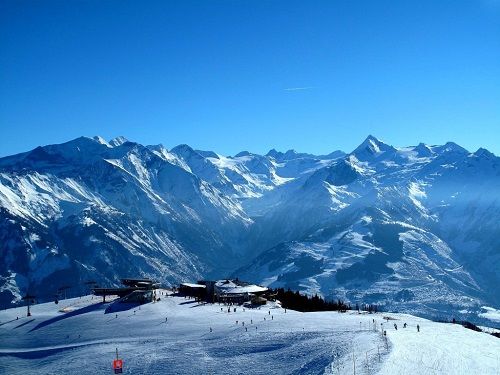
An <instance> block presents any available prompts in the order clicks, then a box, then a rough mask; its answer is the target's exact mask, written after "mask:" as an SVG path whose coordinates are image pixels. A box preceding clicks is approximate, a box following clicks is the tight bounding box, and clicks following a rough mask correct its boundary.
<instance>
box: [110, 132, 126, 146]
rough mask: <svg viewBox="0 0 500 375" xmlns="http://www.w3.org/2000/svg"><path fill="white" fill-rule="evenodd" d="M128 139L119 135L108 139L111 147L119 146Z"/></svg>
mask: <svg viewBox="0 0 500 375" xmlns="http://www.w3.org/2000/svg"><path fill="white" fill-rule="evenodd" d="M127 142H128V139H127V138H125V137H124V136H122V135H120V136H118V137H116V138H113V139H112V140H111V141H109V144H110V145H111V146H113V147H117V146H121V145H122V144H124V143H127Z"/></svg>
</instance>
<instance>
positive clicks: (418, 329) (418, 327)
mask: <svg viewBox="0 0 500 375" xmlns="http://www.w3.org/2000/svg"><path fill="white" fill-rule="evenodd" d="M417 332H420V326H419V325H418V324H417Z"/></svg>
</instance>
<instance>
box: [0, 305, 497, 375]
mask: <svg viewBox="0 0 500 375" xmlns="http://www.w3.org/2000/svg"><path fill="white" fill-rule="evenodd" d="M161 297H162V300H161V301H159V302H156V303H151V304H147V305H142V306H141V307H140V310H139V307H134V308H132V309H129V310H125V311H120V312H118V313H117V314H118V317H117V318H116V317H115V313H114V312H113V313H109V314H105V309H106V308H107V307H108V306H109V305H110V303H107V304H104V305H103V304H101V303H99V301H100V299H95V298H94V299H91V297H90V296H87V297H82V298H81V299H79V298H74V299H68V300H62V301H61V302H60V303H59V304H58V305H56V304H54V303H46V304H40V305H35V306H33V308H32V313H33V316H31V317H25V308H14V309H9V310H5V311H1V312H0V374H68V373H71V372H74V373H92V374H106V373H111V372H112V369H111V363H112V360H113V359H114V356H115V348H118V350H119V356H120V358H122V359H123V360H124V369H125V371H124V373H126V374H221V373H224V374H352V373H353V370H354V366H355V367H356V374H375V373H380V374H422V375H423V374H426V375H427V374H454V375H456V374H500V340H498V339H497V338H495V337H493V336H491V335H488V334H486V333H478V332H474V331H471V330H467V329H465V328H463V327H461V326H459V325H452V324H446V323H435V322H431V321H428V320H425V319H421V318H417V317H414V316H411V315H404V314H392V313H391V314H389V313H379V314H358V313H355V312H348V313H345V314H340V313H338V312H316V313H300V312H296V311H292V310H287V312H286V313H285V311H284V309H282V308H280V307H279V306H278V305H272V306H263V307H262V308H261V309H248V308H247V309H245V311H243V308H242V307H241V306H238V307H237V312H236V313H235V312H233V307H231V312H230V313H228V312H227V307H224V306H223V305H218V304H203V305H200V304H198V303H197V302H195V301H193V300H192V299H185V298H182V297H165V296H161ZM65 307H70V309H69V310H70V311H72V314H73V315H68V314H65V313H62V312H60V311H59V310H61V309H63V308H65ZM221 307H222V310H223V311H221ZM134 310H135V313H134ZM270 314H271V315H272V317H273V318H272V319H271V315H270ZM17 316H19V317H20V318H19V320H16V317H17ZM385 316H389V317H390V318H391V320H389V321H388V322H385V321H384V320H383V318H384V317H385ZM165 318H168V321H167V322H165ZM264 318H265V320H264ZM392 319H393V320H392ZM236 320H238V324H236ZM373 320H375V324H374V323H373ZM251 321H252V323H251ZM242 322H245V327H247V328H248V331H245V327H243V325H242ZM405 322H406V323H407V324H408V327H407V328H403V324H404V323H405ZM381 323H382V325H381ZM394 323H396V324H397V325H398V330H395V329H394V327H393V324H394ZM417 324H419V325H420V327H421V332H417V330H416V325H417ZM210 327H211V328H212V329H213V332H210ZM256 327H257V329H255V328H256ZM374 327H376V330H374ZM381 327H383V328H384V329H385V330H386V331H387V338H388V341H387V344H388V345H387V348H386V346H385V342H384V339H383V336H382V334H381ZM379 353H380V357H379ZM353 356H354V362H353Z"/></svg>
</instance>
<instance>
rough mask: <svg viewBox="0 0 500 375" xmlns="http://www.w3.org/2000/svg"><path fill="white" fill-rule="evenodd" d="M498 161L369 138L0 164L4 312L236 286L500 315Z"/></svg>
mask: <svg viewBox="0 0 500 375" xmlns="http://www.w3.org/2000/svg"><path fill="white" fill-rule="evenodd" d="M498 233H500V159H499V158H498V157H496V156H495V155H493V154H492V153H490V152H488V151H487V150H484V149H479V150H478V151H476V152H474V153H470V152H468V151H467V150H465V149H464V148H462V147H460V146H458V145H456V144H454V143H447V144H445V145H443V146H429V145H425V144H419V145H417V146H413V147H404V148H398V147H393V146H390V145H387V144H385V143H384V142H382V141H380V140H378V139H377V138H375V137H373V136H369V137H368V138H367V139H366V140H365V141H364V142H362V143H361V144H360V146H358V147H357V148H356V149H355V150H354V151H352V152H351V153H349V154H345V153H343V152H341V151H335V152H332V153H331V154H329V155H319V156H317V155H312V154H305V153H298V152H296V151H294V150H289V151H287V152H279V151H276V150H271V151H269V152H268V153H267V154H266V155H258V154H253V153H250V152H247V151H243V152H241V153H239V154H237V155H235V156H222V155H220V154H217V153H216V152H213V151H201V150H194V149H193V148H191V147H190V146H188V145H179V146H177V147H175V148H173V149H172V150H167V149H165V148H164V147H163V146H161V145H157V146H142V145H140V144H137V143H133V142H129V141H127V140H126V139H125V138H123V137H119V138H116V139H114V140H112V141H110V142H106V141H105V140H103V139H102V138H100V137H94V138H85V137H82V138H78V139H75V140H73V141H70V142H67V143H64V144H60V145H51V146H45V147H38V148H36V149H35V150H32V151H30V152H27V153H23V154H19V155H14V156H10V157H6V158H2V159H0V241H1V242H0V243H1V244H2V245H1V246H2V247H1V260H0V303H1V304H2V305H6V304H9V303H11V302H16V301H18V300H19V297H20V296H21V295H22V294H23V293H24V292H26V291H27V290H29V291H30V292H33V293H36V294H38V295H40V296H48V295H51V294H54V293H55V292H56V290H57V288H58V287H59V286H61V284H65V285H72V286H76V285H82V283H83V282H84V281H86V280H89V279H92V280H96V281H97V282H98V283H100V284H103V285H104V284H106V285H108V284H113V283H116V282H117V280H118V278H119V277H124V276H138V275H144V276H150V277H155V278H157V279H159V280H161V281H163V282H165V283H172V282H177V281H180V280H193V279H196V278H200V277H215V276H226V275H228V274H231V273H232V274H234V275H238V276H240V277H242V278H246V279H251V280H254V281H256V282H261V283H264V284H266V285H270V286H284V287H291V288H294V289H301V290H305V291H307V292H310V293H315V292H317V293H320V294H322V295H324V296H326V297H341V298H345V299H348V300H349V301H352V302H355V301H363V302H376V303H385V304H386V305H387V306H388V308H391V309H398V310H402V311H410V310H411V311H413V312H415V311H419V312H420V313H422V314H426V315H438V314H441V313H442V312H443V311H449V310H450V309H453V310H455V311H462V312H464V313H465V312H466V311H473V310H474V309H476V308H477V307H480V306H482V305H490V306H494V307H499V306H500V291H499V289H498V288H497V285H498V284H499V283H500V275H499V273H498V271H497V270H498V269H500V237H499V236H498Z"/></svg>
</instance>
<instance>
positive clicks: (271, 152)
mask: <svg viewBox="0 0 500 375" xmlns="http://www.w3.org/2000/svg"><path fill="white" fill-rule="evenodd" d="M266 156H270V157H272V158H275V159H279V158H281V157H282V156H283V153H282V152H281V151H277V150H276V149H275V148H273V149H271V150H269V152H268V153H267V154H266Z"/></svg>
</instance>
